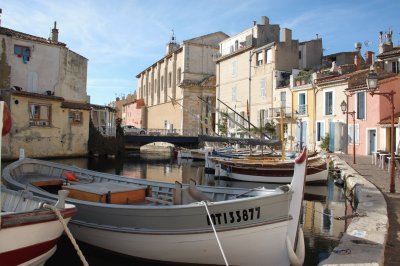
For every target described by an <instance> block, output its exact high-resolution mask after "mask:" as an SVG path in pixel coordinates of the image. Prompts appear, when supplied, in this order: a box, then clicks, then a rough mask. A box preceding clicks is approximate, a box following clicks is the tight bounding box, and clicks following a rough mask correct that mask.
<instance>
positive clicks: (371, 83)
mask: <svg viewBox="0 0 400 266" xmlns="http://www.w3.org/2000/svg"><path fill="white" fill-rule="evenodd" d="M366 82H367V88H368V91H369V93H370V94H371V96H374V95H375V94H376V95H379V96H383V97H385V98H386V99H388V101H389V103H390V104H391V106H392V117H391V118H392V119H391V120H392V121H391V122H392V125H391V133H390V134H391V140H390V157H391V160H390V193H395V192H396V186H395V179H394V95H395V94H396V92H395V91H393V90H392V91H390V92H376V90H377V88H378V75H377V74H376V73H375V71H374V70H373V69H371V70H370V72H369V73H368V76H367V80H366Z"/></svg>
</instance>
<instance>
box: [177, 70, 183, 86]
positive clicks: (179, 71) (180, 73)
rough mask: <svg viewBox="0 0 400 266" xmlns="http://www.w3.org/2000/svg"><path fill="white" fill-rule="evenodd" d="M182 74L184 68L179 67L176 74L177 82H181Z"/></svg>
mask: <svg viewBox="0 0 400 266" xmlns="http://www.w3.org/2000/svg"><path fill="white" fill-rule="evenodd" d="M181 75H182V70H181V68H178V73H177V74H176V84H180V83H181Z"/></svg>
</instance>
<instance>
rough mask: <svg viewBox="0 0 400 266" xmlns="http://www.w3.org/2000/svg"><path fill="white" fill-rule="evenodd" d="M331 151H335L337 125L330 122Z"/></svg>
mask: <svg viewBox="0 0 400 266" xmlns="http://www.w3.org/2000/svg"><path fill="white" fill-rule="evenodd" d="M329 151H330V152H334V151H335V123H334V122H329Z"/></svg>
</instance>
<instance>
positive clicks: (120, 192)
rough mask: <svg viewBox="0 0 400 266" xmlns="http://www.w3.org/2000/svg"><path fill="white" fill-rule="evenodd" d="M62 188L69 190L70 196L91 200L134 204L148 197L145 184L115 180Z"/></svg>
mask: <svg viewBox="0 0 400 266" xmlns="http://www.w3.org/2000/svg"><path fill="white" fill-rule="evenodd" d="M62 188H63V189H65V190H68V191H69V195H68V197H70V198H74V199H78V200H86V201H91V202H101V203H110V204H132V203H138V202H143V201H145V197H146V187H145V186H135V185H126V184H118V183H114V182H99V183H86V184H71V185H68V186H63V187H62Z"/></svg>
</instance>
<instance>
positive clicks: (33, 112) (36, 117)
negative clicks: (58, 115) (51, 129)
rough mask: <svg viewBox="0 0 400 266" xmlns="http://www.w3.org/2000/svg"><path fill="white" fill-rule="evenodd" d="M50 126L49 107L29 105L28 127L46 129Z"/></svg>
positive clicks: (45, 105)
mask: <svg viewBox="0 0 400 266" xmlns="http://www.w3.org/2000/svg"><path fill="white" fill-rule="evenodd" d="M50 124H51V105H47V104H35V103H30V104H29V126H41V127H48V126H50Z"/></svg>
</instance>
